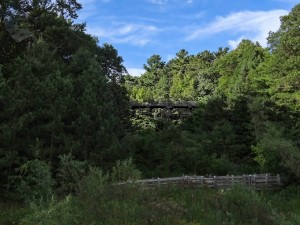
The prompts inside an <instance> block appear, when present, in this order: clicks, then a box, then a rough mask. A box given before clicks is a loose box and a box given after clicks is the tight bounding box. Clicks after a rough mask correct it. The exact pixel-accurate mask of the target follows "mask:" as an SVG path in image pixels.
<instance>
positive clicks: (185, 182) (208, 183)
mask: <svg viewBox="0 0 300 225" xmlns="http://www.w3.org/2000/svg"><path fill="white" fill-rule="evenodd" d="M126 183H128V182H123V183H119V184H126ZM134 183H137V184H141V185H145V186H147V187H154V186H163V185H180V186H187V187H188V186H191V187H209V188H226V187H229V186H230V185H232V184H236V183H241V184H244V185H246V186H249V187H251V188H253V189H256V190H261V189H273V188H277V187H280V186H281V185H282V183H281V179H280V175H270V174H253V175H240V176H233V175H232V176H209V177H205V176H182V177H170V178H157V179H146V180H137V181H134Z"/></svg>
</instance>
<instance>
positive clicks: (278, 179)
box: [277, 174, 281, 185]
mask: <svg viewBox="0 0 300 225" xmlns="http://www.w3.org/2000/svg"><path fill="white" fill-rule="evenodd" d="M277 184H278V185H280V184H281V180H280V175H279V174H277Z"/></svg>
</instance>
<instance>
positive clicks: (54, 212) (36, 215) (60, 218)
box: [20, 196, 81, 225]
mask: <svg viewBox="0 0 300 225" xmlns="http://www.w3.org/2000/svg"><path fill="white" fill-rule="evenodd" d="M76 209H77V208H76V201H75V200H74V198H73V197H72V196H67V197H65V198H64V199H63V200H61V201H58V200H55V199H51V201H50V203H49V204H48V205H46V206H44V207H38V206H34V205H32V206H31V213H30V214H28V215H27V216H25V217H24V218H23V219H22V220H21V223H20V225H31V224H36V225H55V224H62V225H70V224H75V225H76V224H81V223H79V221H78V215H77V213H78V212H77V210H76Z"/></svg>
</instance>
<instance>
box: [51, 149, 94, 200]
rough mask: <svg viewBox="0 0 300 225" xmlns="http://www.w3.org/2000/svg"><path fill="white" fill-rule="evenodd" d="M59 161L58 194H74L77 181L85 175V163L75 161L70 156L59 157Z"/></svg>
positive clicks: (86, 168)
mask: <svg viewBox="0 0 300 225" xmlns="http://www.w3.org/2000/svg"><path fill="white" fill-rule="evenodd" d="M59 159H60V164H59V168H58V172H57V184H58V193H60V194H70V193H75V192H76V191H77V189H78V184H79V181H80V180H82V179H83V177H84V176H85V175H87V171H88V166H87V162H86V161H78V160H75V159H74V157H73V156H72V155H71V154H68V155H60V156H59Z"/></svg>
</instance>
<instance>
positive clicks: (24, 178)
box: [12, 159, 53, 203]
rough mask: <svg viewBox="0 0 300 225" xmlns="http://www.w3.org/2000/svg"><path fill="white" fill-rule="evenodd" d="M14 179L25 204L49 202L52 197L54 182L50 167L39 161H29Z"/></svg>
mask: <svg viewBox="0 0 300 225" xmlns="http://www.w3.org/2000/svg"><path fill="white" fill-rule="evenodd" d="M18 172H19V175H18V176H14V177H12V179H13V183H14V185H15V186H16V187H15V188H16V191H17V193H18V196H19V198H20V199H21V200H23V201H25V202H27V203H28V202H36V203H37V202H48V201H49V200H50V199H51V195H52V186H53V180H52V178H51V172H50V166H49V165H48V164H47V163H45V162H43V161H40V160H38V159H35V160H31V161H27V162H26V163H25V164H23V165H22V166H21V167H20V168H19V169H18Z"/></svg>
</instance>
